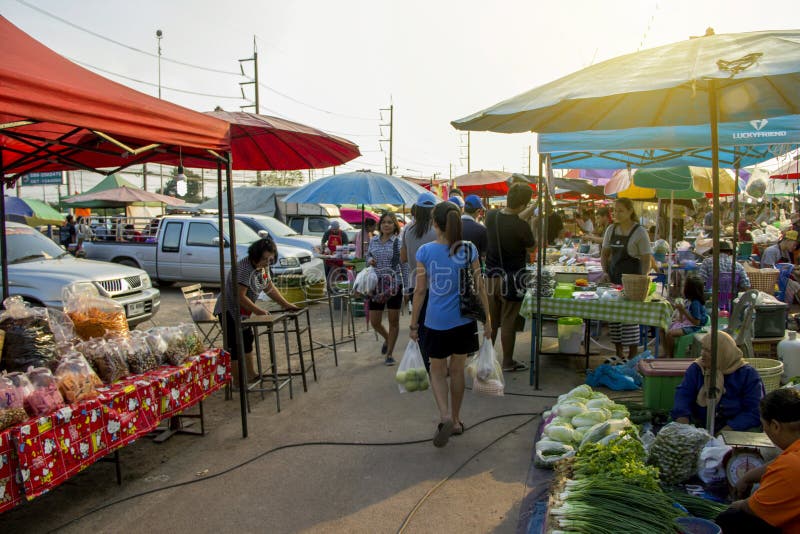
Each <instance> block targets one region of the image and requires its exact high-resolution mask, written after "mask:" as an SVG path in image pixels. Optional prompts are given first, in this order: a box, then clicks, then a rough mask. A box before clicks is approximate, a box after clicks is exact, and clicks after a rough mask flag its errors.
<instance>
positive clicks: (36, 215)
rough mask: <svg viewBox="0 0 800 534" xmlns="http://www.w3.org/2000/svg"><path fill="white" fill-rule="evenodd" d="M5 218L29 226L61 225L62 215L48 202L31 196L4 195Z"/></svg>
mask: <svg viewBox="0 0 800 534" xmlns="http://www.w3.org/2000/svg"><path fill="white" fill-rule="evenodd" d="M5 203H6V220H9V221H14V222H19V223H22V224H27V225H29V226H61V225H63V224H64V216H63V215H61V214H60V213H59V212H57V211H56V210H54V209H53V208H51V207H50V206H49V205H48V204H45V203H44V202H42V201H40V200H34V199H32V198H17V197H5Z"/></svg>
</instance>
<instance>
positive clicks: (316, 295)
mask: <svg viewBox="0 0 800 534" xmlns="http://www.w3.org/2000/svg"><path fill="white" fill-rule="evenodd" d="M304 289H305V293H306V298H307V299H309V300H312V299H321V298H322V297H324V296H325V281H324V280H323V281H321V282H317V283H315V284H308V285H306V286H305V287H304Z"/></svg>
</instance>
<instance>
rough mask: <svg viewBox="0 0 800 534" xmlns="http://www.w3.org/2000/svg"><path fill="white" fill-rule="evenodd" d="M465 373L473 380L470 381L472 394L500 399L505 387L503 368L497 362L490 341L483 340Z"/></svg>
mask: <svg viewBox="0 0 800 534" xmlns="http://www.w3.org/2000/svg"><path fill="white" fill-rule="evenodd" d="M469 368H470V369H469V370H468V371H467V372H468V373H469V374H470V375H471V376H472V377H473V378H474V380H473V381H472V392H473V393H478V394H483V395H489V396H491V397H502V396H503V391H504V390H505V387H506V382H505V379H504V378H503V368H502V367H500V362H498V361H497V354H496V353H495V351H494V345H492V340H491V339H485V340H484V341H483V344H482V345H481V350H480V351H478V354H477V356H475V357H474V358H473V359H472V361H471V362H470V364H469Z"/></svg>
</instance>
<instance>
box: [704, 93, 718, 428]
mask: <svg viewBox="0 0 800 534" xmlns="http://www.w3.org/2000/svg"><path fill="white" fill-rule="evenodd" d="M708 108H709V109H708V111H709V117H710V119H711V120H710V124H711V197H712V200H713V201H714V205H713V206H712V210H711V212H712V221H713V222H712V226H713V228H714V231H713V232H711V236H712V243H713V252H712V254H711V257H712V260H711V261H712V262H713V269H712V281H711V373H710V376H709V382H710V384H709V388H708V405H707V406H706V430H708V432H709V433H710V434H711V435H712V436H713V435H714V417H715V415H716V407H717V386H718V384H717V362H718V359H717V349H718V343H717V332H718V331H719V132H718V131H717V123H718V120H719V118H718V115H717V113H718V110H717V88H716V82H715V81H714V80H713V79H711V80H709V81H708Z"/></svg>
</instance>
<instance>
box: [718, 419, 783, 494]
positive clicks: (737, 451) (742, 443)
mask: <svg viewBox="0 0 800 534" xmlns="http://www.w3.org/2000/svg"><path fill="white" fill-rule="evenodd" d="M722 439H723V440H724V441H725V444H726V445H728V446H730V447H732V450H731V451H730V452H729V453H728V454H727V455H726V456H725V460H724V462H725V475H726V476H727V479H728V485H729V486H730V487H731V488H735V487H736V484H737V483H738V482H739V480H740V479H741V478H742V476H743V475H744V474H745V473H747V472H748V471H750V470H751V469H755V468H756V467H761V466H763V465H764V464H765V463H766V460H765V459H764V456H763V454H762V449H775V448H776V447H775V445H774V444H773V443H772V441H770V439H769V438H768V437H767V435H766V434H764V433H763V432H736V431H734V430H725V431H723V432H722Z"/></svg>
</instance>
